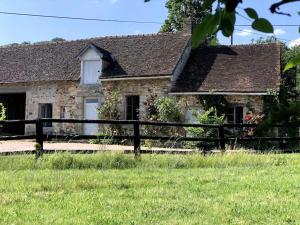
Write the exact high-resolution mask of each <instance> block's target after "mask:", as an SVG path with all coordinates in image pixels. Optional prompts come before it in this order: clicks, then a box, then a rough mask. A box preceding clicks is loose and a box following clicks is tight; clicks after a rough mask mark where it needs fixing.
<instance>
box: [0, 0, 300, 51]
mask: <svg viewBox="0 0 300 225" xmlns="http://www.w3.org/2000/svg"><path fill="white" fill-rule="evenodd" d="M272 2H273V1H272V0H264V1H262V0H244V3H243V5H242V6H243V7H254V8H256V9H258V10H257V11H258V14H259V15H260V16H261V17H266V18H269V19H270V21H271V22H272V23H273V24H299V23H300V20H299V19H300V17H299V16H298V15H297V13H296V12H297V11H299V5H300V4H299V3H294V4H290V5H287V6H284V7H282V10H283V11H285V12H289V13H292V14H293V15H292V17H287V16H280V15H272V14H271V13H270V12H269V10H268V8H269V6H270V4H271V3H272ZM0 3H1V4H0V11H9V12H21V13H33V14H47V15H57V16H71V17H89V18H102V19H118V20H138V21H155V22H161V23H162V22H163V21H164V19H165V18H166V17H167V13H168V12H167V10H166V8H165V7H164V4H165V0H152V1H151V2H150V3H146V4H145V3H144V2H143V0H0ZM297 7H298V8H297ZM297 9H298V10H297ZM238 11H239V12H240V13H241V14H242V15H245V13H244V12H243V10H242V9H238ZM249 23H250V22H249V21H247V20H245V19H244V18H242V17H238V18H237V24H249ZM0 27H1V30H0V45H3V44H8V43H14V42H17V43H19V42H23V41H31V42H37V41H45V40H50V39H52V38H53V37H63V38H65V39H67V40H74V39H81V38H89V37H96V36H107V35H126V34H143V33H155V32H157V31H158V30H159V27H160V24H135V23H111V22H91V21H74V20H56V19H48V18H32V17H21V16H20V17H18V16H9V15H0ZM236 29H238V30H236V31H235V34H234V44H240V43H251V39H257V38H258V37H259V36H260V35H256V34H254V33H259V32H256V31H254V33H253V31H252V30H251V28H250V27H236ZM275 33H276V36H277V37H278V38H281V39H285V40H296V41H294V44H295V43H299V44H300V39H299V38H300V35H299V33H298V28H297V27H275ZM261 35H262V36H265V34H261ZM219 39H220V42H221V43H222V44H229V42H230V41H229V40H228V39H226V38H224V37H222V36H221V35H219ZM297 39H298V40H297Z"/></svg>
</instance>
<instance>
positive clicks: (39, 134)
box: [35, 119, 44, 158]
mask: <svg viewBox="0 0 300 225" xmlns="http://www.w3.org/2000/svg"><path fill="white" fill-rule="evenodd" d="M35 131H36V143H37V144H38V146H36V157H37V158H39V157H40V156H42V155H43V151H44V134H43V122H42V120H41V119H37V120H36V122H35Z"/></svg>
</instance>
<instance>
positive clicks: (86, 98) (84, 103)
mask: <svg viewBox="0 0 300 225" xmlns="http://www.w3.org/2000/svg"><path fill="white" fill-rule="evenodd" d="M88 99H97V101H98V106H97V108H99V106H100V98H99V97H98V96H97V97H84V98H83V119H86V118H85V116H86V108H85V105H86V104H88V103H86V100H88ZM85 126H86V123H84V124H83V134H85Z"/></svg>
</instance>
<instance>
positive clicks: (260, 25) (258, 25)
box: [252, 18, 274, 33]
mask: <svg viewBox="0 0 300 225" xmlns="http://www.w3.org/2000/svg"><path fill="white" fill-rule="evenodd" d="M252 28H253V29H255V30H258V31H260V32H264V33H273V32H274V28H273V25H272V24H271V23H270V22H269V21H268V20H266V19H264V18H258V19H256V20H254V22H253V23H252Z"/></svg>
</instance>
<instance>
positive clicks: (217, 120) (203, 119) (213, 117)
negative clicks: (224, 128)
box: [187, 107, 224, 138]
mask: <svg viewBox="0 0 300 225" xmlns="http://www.w3.org/2000/svg"><path fill="white" fill-rule="evenodd" d="M194 116H195V118H196V120H197V122H198V123H199V124H223V123H224V115H222V116H218V115H217V112H216V109H215V108H213V107H211V108H209V109H208V110H206V111H204V112H201V113H196V112H194ZM187 130H188V132H189V134H190V135H191V136H193V137H205V138H217V137H218V130H216V129H212V128H206V127H191V128H188V129H187Z"/></svg>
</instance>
